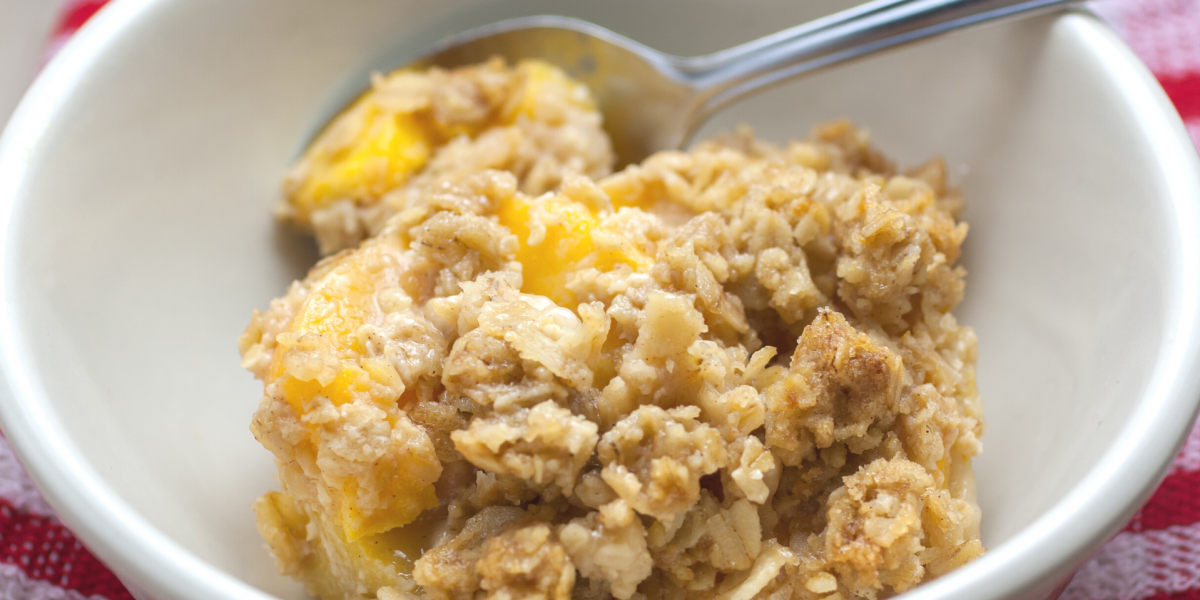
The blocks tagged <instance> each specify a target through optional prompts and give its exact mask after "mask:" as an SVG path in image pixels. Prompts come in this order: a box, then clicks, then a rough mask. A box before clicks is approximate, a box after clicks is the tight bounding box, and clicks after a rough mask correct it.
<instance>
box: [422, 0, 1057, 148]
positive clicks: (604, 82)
mask: <svg viewBox="0 0 1200 600" xmlns="http://www.w3.org/2000/svg"><path fill="white" fill-rule="evenodd" d="M1072 1H1073V0H875V1H874V2H869V3H867V4H863V5H861V6H856V7H854V8H851V9H849V10H845V11H842V12H839V13H837V14H834V15H830V16H828V17H824V18H821V19H817V20H815V21H811V22H809V23H806V24H804V25H800V26H797V27H793V28H791V29H787V30H784V31H781V32H779V33H776V34H773V35H769V36H766V37H763V38H759V39H757V40H755V41H752V42H749V43H746V44H742V45H740V46H736V47H734V48H730V49H728V50H723V51H721V52H716V53H714V54H709V55H707V56H696V57H679V56H672V55H669V54H664V53H662V52H659V51H658V50H654V49H653V48H649V47H646V46H644V45H642V44H639V43H637V42H635V41H633V40H631V39H629V38H626V37H624V36H621V35H618V34H616V33H613V32H611V31H609V30H607V29H604V28H602V27H599V26H596V25H593V24H591V23H587V22H585V21H580V20H577V19H571V18H567V17H556V16H537V17H525V18H519V19H512V20H508V21H501V22H499V23H494V24H492V25H486V26H484V27H480V28H478V29H474V30H471V31H468V32H466V33H464V34H461V35H458V36H455V37H452V38H450V39H448V40H447V41H446V42H444V43H443V44H440V45H438V46H436V47H435V48H433V49H432V51H431V52H430V53H428V54H426V55H425V56H424V57H423V58H422V59H420V60H418V61H417V64H425V65H440V66H444V67H455V66H460V65H464V64H470V63H476V62H480V61H483V60H486V59H488V58H490V57H492V56H495V55H499V56H503V57H505V58H507V59H509V60H519V59H522V58H541V59H544V60H546V61H548V62H550V63H552V64H556V65H558V66H559V67H562V68H563V69H565V70H566V71H567V72H568V73H569V74H570V75H571V76H573V77H575V78H576V79H578V80H580V81H582V82H583V83H585V84H586V85H587V86H588V87H589V88H590V89H591V91H592V93H593V94H594V96H595V98H596V100H597V102H598V104H599V107H600V110H601V112H602V113H603V115H604V124H605V130H606V131H607V132H608V133H609V135H610V136H612V141H613V148H614V150H615V151H616V153H617V158H618V162H619V163H620V164H622V165H624V164H628V163H632V162H637V161H640V160H641V159H643V158H645V157H646V156H648V155H649V154H651V153H653V152H655V151H657V150H663V149H668V148H679V147H681V146H682V145H684V144H686V143H687V141H688V139H689V138H690V136H691V135H692V133H693V132H694V131H695V129H696V128H697V127H698V126H699V125H700V124H701V123H703V122H704V120H705V119H707V118H708V117H710V116H711V115H712V114H713V113H714V112H716V111H717V110H719V109H720V108H722V107H723V106H725V105H727V104H729V103H731V102H733V101H735V100H737V99H739V98H742V97H743V96H746V95H747V94H751V93H753V92H757V91H759V90H761V89H763V88H765V87H767V86H770V85H772V84H775V83H779V82H781V81H784V80H786V79H790V78H792V77H795V76H797V75H800V74H803V73H808V72H810V71H814V70H816V69H821V68H824V67H828V66H831V65H835V64H838V63H841V62H844V61H847V60H850V59H853V58H857V57H860V56H863V55H864V54H869V53H871V52H875V51H878V50H883V49H885V48H891V47H893V46H896V45H899V44H903V43H906V42H911V41H914V40H918V39H922V38H925V37H929V36H931V35H936V34H939V33H943V32H946V31H950V30H953V29H958V28H960V27H966V26H969V25H974V24H977V23H982V22H985V21H991V20H995V19H1000V18H1004V17H1009V16H1014V15H1018V14H1024V13H1030V12H1034V11H1040V10H1046V9H1050V8H1053V7H1056V6H1058V5H1063V4H1067V3H1069V2H1072Z"/></svg>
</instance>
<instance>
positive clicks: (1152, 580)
mask: <svg viewBox="0 0 1200 600" xmlns="http://www.w3.org/2000/svg"><path fill="white" fill-rule="evenodd" d="M106 2H107V0H68V1H67V2H66V5H65V8H64V11H63V14H62V16H61V18H60V19H59V23H58V27H57V29H56V30H55V32H54V35H53V37H52V38H51V40H49V44H48V50H47V56H49V55H52V54H53V53H54V52H55V51H57V50H58V48H59V47H61V46H62V44H63V43H64V42H66V40H67V39H69V38H70V37H71V34H73V33H74V32H75V30H77V29H79V27H80V26H81V25H83V24H84V22H86V21H87V20H88V18H90V17H91V16H92V15H93V14H94V13H95V12H96V11H97V10H99V9H100V7H102V6H103V5H104V4H105V3H106ZM1092 7H1093V8H1094V9H1095V10H1096V11H1097V12H1099V13H1100V14H1101V15H1102V16H1104V17H1105V18H1106V19H1108V20H1109V21H1110V22H1111V23H1112V24H1113V25H1114V27H1115V28H1116V29H1117V31H1118V32H1119V33H1120V34H1121V35H1122V36H1123V37H1124V38H1125V40H1126V41H1128V42H1129V45H1130V46H1132V47H1133V50H1134V51H1135V52H1137V54H1138V55H1139V56H1141V57H1142V60H1144V61H1146V64H1147V65H1149V67H1150V70H1151V71H1153V72H1154V74H1155V75H1156V76H1157V77H1158V79H1159V81H1160V82H1161V83H1162V85H1163V88H1164V89H1166V91H1167V94H1168V95H1170V96H1171V99H1172V100H1173V101H1174V102H1175V106H1176V107H1177V108H1178V109H1179V113H1180V115H1182V116H1183V118H1184V122H1185V123H1186V124H1187V127H1188V131H1189V132H1190V133H1191V135H1192V139H1193V140H1195V141H1196V143H1197V145H1198V146H1200V0H1097V1H1096V2H1093V3H1092ZM84 598H90V600H104V599H108V600H132V596H131V595H130V594H129V592H128V591H127V590H126V589H125V588H124V587H123V586H122V585H121V583H120V582H119V581H118V580H117V578H116V577H115V576H113V574H112V573H111V572H109V570H108V569H107V568H105V567H104V565H103V564H101V563H100V562H99V561H98V560H96V558H95V557H93V556H92V555H91V553H89V552H88V550H87V549H86V548H84V547H83V545H82V544H80V543H79V541H78V540H77V539H75V536H74V535H72V534H71V532H70V531H69V530H67V528H66V527H64V526H63V525H62V523H60V522H59V521H58V519H57V518H56V517H55V516H54V511H53V510H52V509H51V508H50V506H49V505H48V504H46V501H45V500H43V499H42V497H41V495H40V494H38V492H37V490H36V489H35V488H34V486H33V483H32V482H31V481H30V480H29V476H28V475H26V473H25V471H24V470H23V469H22V468H21V466H20V465H19V464H18V463H17V461H16V459H15V458H14V457H13V454H12V450H11V449H10V448H9V445H8V442H7V441H6V440H5V439H4V438H3V437H0V600H83V599H84ZM1062 598H1063V600H1142V599H1153V600H1166V599H1179V600H1200V428H1197V429H1195V430H1193V431H1192V433H1191V435H1189V436H1188V440H1187V444H1186V445H1185V446H1184V448H1183V451H1182V452H1181V453H1180V454H1179V456H1178V457H1177V458H1176V459H1175V464H1174V465H1173V467H1172V468H1171V472H1170V474H1169V475H1168V476H1167V479H1166V481H1164V482H1163V484H1162V486H1161V487H1160V488H1159V489H1158V491H1157V492H1155V494H1154V496H1153V497H1152V498H1151V499H1150V502H1149V503H1148V504H1147V505H1146V506H1145V507H1144V508H1142V510H1141V511H1140V512H1139V513H1138V514H1137V515H1136V516H1135V517H1134V518H1133V520H1132V521H1131V522H1130V523H1129V525H1127V526H1126V527H1125V529H1124V530H1123V531H1121V532H1120V533H1119V534H1117V535H1116V536H1115V537H1114V538H1113V539H1112V540H1111V541H1109V542H1108V543H1107V544H1106V545H1105V546H1104V547H1103V548H1102V549H1101V550H1100V552H1099V553H1098V554H1097V555H1096V556H1095V557H1094V558H1093V559H1092V560H1091V561H1090V562H1089V563H1087V564H1086V565H1085V566H1084V567H1083V568H1082V569H1080V570H1079V572H1078V574H1077V575H1076V576H1075V579H1074V581H1072V582H1071V585H1070V586H1069V587H1068V588H1067V590H1066V592H1065V593H1064V594H1063V596H1062Z"/></svg>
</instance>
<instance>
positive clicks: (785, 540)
mask: <svg viewBox="0 0 1200 600" xmlns="http://www.w3.org/2000/svg"><path fill="white" fill-rule="evenodd" d="M600 126H601V123H600V117H599V114H598V112H597V111H596V109H595V107H594V105H593V104H592V102H591V101H590V98H589V97H588V94H587V91H586V90H584V89H582V88H581V87H580V86H579V85H578V84H576V83H574V82H572V81H570V80H569V78H568V77H567V76H566V75H565V74H564V73H562V72H561V71H560V70H558V69H556V68H554V67H552V66H550V65H548V64H546V63H542V62H539V61H524V62H521V63H518V64H517V65H515V66H513V67H511V68H509V67H507V66H506V65H505V64H504V62H503V60H501V59H494V60H492V61H490V62H488V63H485V64H482V65H475V66H469V67H463V68H459V69H455V70H452V71H445V70H442V69H437V68H435V69H431V70H429V71H421V72H418V71H399V72H397V73H393V74H390V75H387V76H378V77H376V78H375V83H374V85H373V88H372V89H371V91H369V92H368V93H367V94H365V95H364V96H363V97H362V98H361V99H359V100H358V101H357V102H356V103H355V104H354V105H353V106H352V107H351V108H349V109H348V110H347V112H345V113H343V114H342V115H341V116H339V117H338V118H337V119H335V120H334V121H333V122H332V123H331V124H330V126H329V127H328V129H327V130H326V131H324V132H323V133H322V134H321V135H320V136H318V138H317V139H316V140H315V141H314V143H313V145H312V146H311V147H310V149H309V150H308V151H307V152H306V153H305V155H304V156H303V157H302V158H301V160H300V161H299V163H298V165H297V166H296V168H294V169H293V170H292V171H291V173H289V175H288V178H287V180H286V183H285V199H284V201H283V203H282V208H281V210H280V211H279V212H280V214H282V215H283V216H284V217H285V218H286V219H288V220H290V221H292V222H294V223H296V224H298V225H300V226H301V227H304V228H307V229H309V230H311V231H313V232H314V233H315V235H316V236H317V239H318V241H319V244H320V246H321V248H322V249H325V250H327V251H330V252H333V251H336V250H338V249H339V247H340V246H341V245H342V244H344V243H346V242H354V241H357V240H356V237H357V234H358V233H359V232H367V233H368V234H369V235H370V237H369V238H368V239H367V240H366V241H364V242H362V244H361V245H359V246H357V247H356V248H351V249H342V250H341V252H340V253H338V254H336V255H334V256H331V257H329V258H327V259H325V260H323V261H322V262H321V263H318V265H317V266H316V267H315V268H314V269H313V270H312V271H311V272H310V273H309V275H308V277H307V278H305V279H304V280H303V281H298V282H296V283H293V284H292V286H291V287H290V289H289V291H288V293H287V295H285V296H284V297H282V298H279V299H277V300H275V301H274V302H273V303H272V305H271V307H270V309H268V310H267V311H266V312H265V313H259V312H257V311H255V314H254V318H253V320H252V322H251V324H250V326H249V327H248V328H247V330H246V332H245V333H244V334H243V335H242V338H241V342H240V346H241V349H242V356H243V364H244V366H246V367H247V368H249V369H250V370H251V371H252V372H254V373H255V375H256V376H257V377H259V378H260V379H262V380H263V382H264V383H265V395H264V396H263V398H262V401H261V402H260V404H259V408H258V411H257V412H256V413H255V416H254V419H253V421H252V424H251V430H252V431H253V432H254V434H255V437H257V438H258V440H259V441H260V442H261V443H262V444H263V445H264V446H266V447H267V448H268V449H269V450H271V452H272V453H274V455H275V457H276V460H277V465H278V467H279V480H280V483H281V485H282V486H283V491H282V492H271V493H268V494H267V495H265V496H263V497H262V498H260V499H259V500H258V501H257V502H256V504H255V512H256V513H257V515H258V526H259V530H260V532H261V533H262V534H263V536H264V538H266V540H267V541H268V543H269V544H270V546H271V550H272V553H273V554H274V555H275V557H276V559H277V560H278V561H279V566H280V570H281V571H282V572H284V573H286V574H289V575H293V576H296V577H297V578H299V579H301V580H302V581H304V582H305V584H306V587H307V589H308V590H309V591H310V592H312V593H314V594H316V595H319V596H321V597H323V598H347V597H352V596H355V595H365V596H381V595H382V596H388V595H393V596H409V597H428V598H465V597H474V596H477V595H484V596H486V597H489V598H509V597H511V598H526V597H529V598H532V597H539V598H555V599H558V600H567V599H568V598H572V597H594V598H603V597H616V598H619V599H621V600H626V599H628V598H631V597H633V596H634V594H639V595H640V596H647V597H650V596H653V597H658V596H663V597H682V596H684V595H686V596H695V597H711V596H713V595H714V594H716V595H717V596H718V597H729V598H747V599H748V598H754V597H766V596H778V597H780V598H786V597H799V598H808V597H824V596H828V595H830V594H834V593H836V594H842V595H843V596H846V597H867V598H873V597H876V596H877V595H878V594H880V593H886V594H890V593H895V592H902V591H905V590H907V589H909V588H911V587H912V586H914V585H915V584H917V583H919V582H921V581H922V580H925V579H927V578H930V577H935V576H937V575H941V574H944V573H946V572H948V571H950V570H951V569H953V568H954V567H957V566H959V565H961V564H964V563H965V562H967V561H969V560H970V559H973V558H975V557H977V556H978V555H979V554H980V553H981V552H982V551H983V548H982V545H981V544H980V542H979V538H978V536H979V517H980V515H979V509H978V506H977V505H976V504H975V489H974V473H973V471H972V469H971V466H970V463H971V458H972V457H973V456H975V455H976V454H978V452H979V450H980V437H981V435H982V433H983V414H982V405H981V402H980V399H979V396H978V393H977V391H976V388H975V357H976V350H975V345H976V342H975V334H974V332H973V331H972V330H971V329H970V328H967V327H962V326H959V325H958V323H957V321H956V320H955V318H954V316H953V314H952V313H951V312H950V311H951V309H953V307H954V306H955V305H956V304H957V303H958V302H959V300H960V299H961V298H962V293H963V289H964V287H963V283H964V282H963V277H964V275H965V272H964V270H963V269H962V267H960V266H957V265H956V264H955V263H956V260H957V258H958V255H959V248H960V245H961V243H962V241H963V239H964V237H965V236H966V233H967V226H966V224H965V223H961V222H958V221H956V219H955V214H956V213H957V212H959V211H960V210H961V209H962V200H961V197H960V196H959V195H958V193H957V192H956V191H955V190H952V189H948V188H947V186H946V182H945V173H946V168H945V163H944V162H943V161H941V160H933V161H930V162H929V163H927V164H925V165H923V166H921V167H918V168H916V169H914V170H912V171H911V172H909V173H908V175H900V174H897V173H895V168H894V167H893V166H892V165H891V164H890V163H889V162H888V161H887V160H886V159H885V158H883V157H882V155H880V154H879V152H877V151H876V150H875V149H874V148H872V147H871V146H870V145H869V142H868V139H867V136H866V134H865V132H863V131H862V130H859V129H856V128H855V127H853V126H852V125H850V124H849V123H846V122H835V123H830V124H827V125H823V126H820V127H818V128H817V130H816V131H815V132H814V135H813V137H812V139H811V140H810V141H806V142H793V143H789V144H788V145H786V146H784V147H775V146H773V145H771V144H767V143H765V142H761V141H758V140H755V139H754V138H753V137H752V135H751V134H750V133H749V132H748V131H744V132H742V134H741V135H738V136H733V137H727V138H725V139H721V140H714V141H710V142H703V143H700V144H699V145H697V146H696V147H695V148H693V149H691V150H689V151H687V152H677V151H666V152H661V153H658V154H655V155H653V156H651V157H649V158H647V159H646V160H645V161H643V162H642V163H640V164H638V165H634V166H630V167H628V168H626V169H623V170H622V171H620V172H618V173H615V174H612V175H608V176H606V177H598V176H599V175H604V174H606V173H607V172H608V171H609V170H610V169H611V166H612V163H613V157H612V152H611V150H610V144H609V142H608V139H607V136H606V135H605V134H604V132H603V130H602V129H600ZM447 133H449V135H448V134H447ZM439 141H440V142H441V144H438V142H439ZM588 175H592V176H593V177H597V178H596V179H592V178H590V177H588ZM527 190H528V191H527ZM331 213H332V214H333V215H334V216H333V217H330V214H331ZM777 358H778V360H777Z"/></svg>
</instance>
